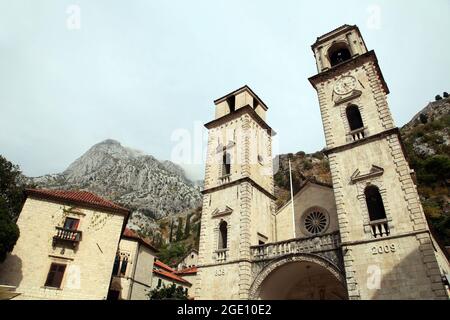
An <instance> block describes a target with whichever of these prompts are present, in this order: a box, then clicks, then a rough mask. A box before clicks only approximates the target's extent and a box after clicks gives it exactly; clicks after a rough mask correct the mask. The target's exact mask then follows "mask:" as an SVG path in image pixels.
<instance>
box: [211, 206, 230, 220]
mask: <svg viewBox="0 0 450 320" xmlns="http://www.w3.org/2000/svg"><path fill="white" fill-rule="evenodd" d="M232 212H233V209H231V208H230V207H229V206H223V207H220V208H217V209H216V210H214V211H213V212H212V213H211V217H212V218H217V217H221V216H225V215H228V214H231V213H232Z"/></svg>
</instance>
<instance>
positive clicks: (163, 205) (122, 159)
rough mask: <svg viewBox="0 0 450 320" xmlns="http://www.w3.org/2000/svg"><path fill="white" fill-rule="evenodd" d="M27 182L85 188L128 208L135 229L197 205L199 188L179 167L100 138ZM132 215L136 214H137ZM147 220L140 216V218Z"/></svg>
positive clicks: (53, 186) (60, 187)
mask: <svg viewBox="0 0 450 320" xmlns="http://www.w3.org/2000/svg"><path fill="white" fill-rule="evenodd" d="M29 183H32V184H35V185H37V186H39V187H45V188H54V189H79V190H89V191H92V192H94V193H97V194H99V195H100V196H103V197H106V198H108V199H111V200H113V201H115V202H118V203H120V204H122V205H124V206H126V207H128V208H130V209H132V210H133V211H134V212H133V215H132V219H131V221H130V223H131V224H134V226H135V227H136V228H137V229H139V228H142V227H144V225H146V226H147V227H152V224H153V225H155V224H154V221H152V220H157V219H160V218H162V217H166V216H168V215H171V214H175V213H179V212H183V211H186V210H189V209H192V208H195V207H197V206H198V205H199V203H200V200H201V194H200V190H199V188H198V187H196V186H194V184H193V183H192V182H190V181H189V180H188V179H187V178H186V176H185V174H184V171H183V169H182V168H181V167H180V166H178V165H176V164H174V163H172V162H170V161H158V160H157V159H156V158H154V157H152V156H150V155H146V154H144V153H143V152H141V151H137V150H133V149H130V148H127V147H124V146H122V145H121V144H120V143H119V142H118V141H115V140H110V139H109V140H105V141H102V142H100V143H98V144H96V145H94V146H92V147H91V148H90V149H89V150H88V151H87V152H86V153H85V154H83V155H82V156H81V157H80V158H78V159H77V160H75V161H74V162H73V163H72V164H71V165H70V166H69V167H68V168H67V169H66V170H65V171H64V172H62V173H58V174H51V175H45V176H42V177H35V178H29ZM136 218H137V219H136ZM146 218H147V219H148V218H150V219H149V221H141V220H142V219H146Z"/></svg>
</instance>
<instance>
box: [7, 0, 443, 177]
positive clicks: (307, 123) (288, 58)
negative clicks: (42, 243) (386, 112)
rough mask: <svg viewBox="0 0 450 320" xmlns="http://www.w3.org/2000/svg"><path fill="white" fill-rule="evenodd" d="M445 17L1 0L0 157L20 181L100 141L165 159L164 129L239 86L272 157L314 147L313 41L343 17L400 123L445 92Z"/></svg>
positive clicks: (428, 8) (336, 9)
mask: <svg viewBox="0 0 450 320" xmlns="http://www.w3.org/2000/svg"><path fill="white" fill-rule="evenodd" d="M73 5H75V6H73ZM77 9H80V15H79V16H80V20H79V22H80V24H79V25H78V20H77V19H76V17H77V16H78V14H77ZM449 17H450V1H448V0H433V1H411V0H396V1H391V0H389V1H361V0H355V1H329V2H326V1H298V0H292V1H262V0H251V1H231V0H221V1H218V0H205V1H195V0H190V1H185V0H184V1H169V0H164V1H154V0H153V1H150V0H146V1H144V0H133V1H124V0H121V1H112V0H103V1H100V0H85V1H82V0H80V1H63V0H53V1H51V0H46V1H44V0H40V1H33V0H28V1H22V0H14V1H11V0H0V154H2V155H3V156H5V157H6V158H8V159H9V160H10V161H13V162H14V163H17V164H19V165H20V167H21V169H22V170H23V171H24V173H25V174H27V175H30V176H38V175H43V174H47V173H55V172H61V171H63V170H64V169H65V168H66V167H67V166H68V165H69V164H70V163H71V162H72V161H73V160H75V159H76V158H78V157H79V156H81V155H82V154H83V153H84V152H85V151H86V150H87V149H88V148H89V147H91V146H92V145H93V144H95V143H98V142H100V141H102V140H104V139H107V138H112V139H116V140H118V141H120V142H121V143H122V144H123V145H125V146H129V147H132V148H135V149H140V150H142V151H144V152H146V153H148V154H152V155H154V156H155V157H157V158H159V159H170V158H171V153H172V151H173V148H174V145H175V144H176V142H175V141H172V140H171V137H172V134H173V133H174V132H177V130H178V131H179V130H180V129H184V130H188V131H189V132H193V131H194V128H195V127H196V126H197V127H198V126H199V125H200V124H203V123H206V122H208V121H210V120H212V119H213V116H214V104H213V100H214V99H216V98H218V97H221V96H223V95H224V94H227V93H229V92H230V91H232V90H234V89H236V88H239V87H241V86H242V85H244V84H247V85H249V86H250V87H251V88H252V89H253V90H254V91H255V92H256V93H257V94H258V95H259V96H260V98H261V99H262V100H263V101H265V103H266V104H267V105H268V107H269V111H268V118H267V120H268V123H269V124H270V125H271V126H272V127H273V128H274V129H275V130H276V131H277V133H278V139H279V149H278V152H281V153H287V152H296V151H299V150H304V151H306V152H314V151H316V150H320V149H322V148H323V147H324V145H325V142H324V135H323V129H322V123H321V119H320V113H319V106H318V100H317V96H316V92H315V90H314V89H313V88H312V86H311V85H310V84H309V82H308V80H307V79H308V77H309V76H312V75H314V74H315V73H316V67H315V60H314V57H313V54H312V51H311V48H310V46H311V44H312V43H313V42H314V41H315V39H316V37H318V36H320V35H321V34H324V33H326V32H328V31H330V30H332V29H334V28H336V27H338V26H340V25H342V24H357V25H358V26H359V27H360V29H361V32H362V34H363V36H364V38H365V41H366V44H367V46H368V47H369V49H374V50H375V52H376V54H377V56H378V59H379V63H380V66H381V69H382V71H383V74H384V77H385V79H386V81H387V83H388V86H389V88H390V90H391V94H390V96H389V102H390V108H391V111H392V113H393V115H394V118H395V121H396V124H397V125H398V126H401V125H403V124H404V123H406V122H407V121H409V120H410V118H411V117H412V116H413V115H414V114H415V113H417V112H418V111H419V109H420V108H422V107H424V106H425V105H426V104H427V102H429V101H431V100H433V99H434V96H435V95H436V94H442V92H443V91H450V54H449V52H450V40H449V39H450V38H449V31H450V19H449ZM74 19H75V20H74ZM78 27H79V28H78ZM193 143H195V142H193ZM196 150H197V151H196V152H200V153H201V152H202V151H201V149H199V148H196ZM198 150H200V151H198ZM203 153H204V151H203ZM192 157H193V161H194V160H195V159H194V156H192ZM196 158H198V157H196ZM197 162H198V161H197ZM188 170H189V171H190V172H189V174H190V177H191V178H201V177H202V176H203V171H204V168H203V165H202V164H197V166H194V167H192V166H191V167H189V168H188Z"/></svg>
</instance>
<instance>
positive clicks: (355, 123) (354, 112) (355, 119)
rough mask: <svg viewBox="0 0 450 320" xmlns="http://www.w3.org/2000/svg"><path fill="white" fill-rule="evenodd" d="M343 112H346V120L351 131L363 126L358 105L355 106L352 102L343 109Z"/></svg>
mask: <svg viewBox="0 0 450 320" xmlns="http://www.w3.org/2000/svg"><path fill="white" fill-rule="evenodd" d="M345 113H346V114H347V120H348V124H349V125H350V130H351V131H354V130H357V129H361V128H363V127H364V124H363V121H362V118H361V113H360V112H359V108H358V106H355V105H354V104H352V105H349V106H348V107H347V109H345Z"/></svg>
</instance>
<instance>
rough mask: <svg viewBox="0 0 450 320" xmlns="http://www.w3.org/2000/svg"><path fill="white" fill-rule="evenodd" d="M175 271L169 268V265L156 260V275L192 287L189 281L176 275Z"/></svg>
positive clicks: (154, 270) (154, 268)
mask: <svg viewBox="0 0 450 320" xmlns="http://www.w3.org/2000/svg"><path fill="white" fill-rule="evenodd" d="M175 272H176V271H175V270H174V269H172V268H171V267H169V266H168V265H167V264H165V263H163V262H161V261H159V260H155V263H154V267H153V273H156V274H158V275H160V276H163V277H166V278H169V279H172V280H175V281H177V282H180V283H183V284H186V285H189V286H190V285H192V284H191V283H190V282H189V281H187V280H185V279H183V278H182V277H180V276H178V275H176V274H175Z"/></svg>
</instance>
